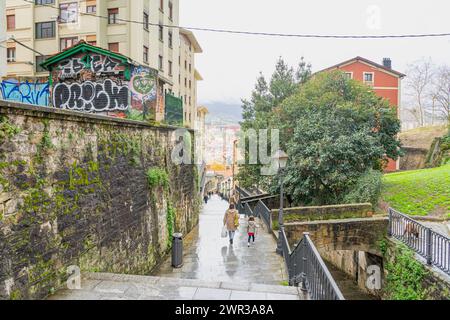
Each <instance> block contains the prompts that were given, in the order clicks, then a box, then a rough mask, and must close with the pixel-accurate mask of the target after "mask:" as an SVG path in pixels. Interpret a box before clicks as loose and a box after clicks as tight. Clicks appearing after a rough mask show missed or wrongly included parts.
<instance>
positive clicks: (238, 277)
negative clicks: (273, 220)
mask: <svg viewBox="0 0 450 320" xmlns="http://www.w3.org/2000/svg"><path fill="white" fill-rule="evenodd" d="M227 208H228V202H226V201H223V200H221V199H220V198H219V197H218V196H213V197H212V198H211V199H210V200H209V201H208V204H206V205H204V207H203V210H202V212H201V214H200V222H199V225H198V227H197V228H196V229H195V230H194V231H192V232H191V233H190V234H189V235H187V236H186V237H185V239H184V264H183V267H182V268H180V269H175V268H172V266H171V259H170V258H169V259H167V260H166V261H165V262H164V263H163V264H162V265H161V266H160V268H159V269H158V270H157V271H156V272H155V273H154V275H155V276H159V277H170V278H179V279H199V280H205V281H222V282H231V283H236V284H248V283H258V284H270V285H280V284H282V283H283V282H285V281H287V276H286V271H285V265H284V261H283V259H282V258H281V257H280V256H279V255H277V254H276V253H275V249H276V246H277V244H276V241H275V239H274V238H273V236H272V235H271V234H269V233H268V232H267V229H265V228H264V225H263V223H262V222H260V221H258V225H259V226H260V228H259V230H258V233H257V235H256V242H255V244H252V245H251V246H250V247H247V240H248V238H247V232H246V226H247V222H246V219H245V218H244V216H241V219H240V228H239V231H238V232H237V233H236V237H235V239H234V245H230V244H229V241H228V238H221V231H222V226H223V224H222V220H223V216H224V213H225V211H226V209H227Z"/></svg>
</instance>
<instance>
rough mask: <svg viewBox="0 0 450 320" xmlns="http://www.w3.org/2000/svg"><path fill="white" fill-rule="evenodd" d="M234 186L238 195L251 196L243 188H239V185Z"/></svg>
mask: <svg viewBox="0 0 450 320" xmlns="http://www.w3.org/2000/svg"><path fill="white" fill-rule="evenodd" d="M235 188H236V191H237V192H238V193H239V195H240V196H241V197H243V198H245V197H250V196H251V194H250V193H249V192H247V191H246V190H245V189H243V188H241V187H239V186H236V187H235Z"/></svg>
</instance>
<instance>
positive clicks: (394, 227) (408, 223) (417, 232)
mask: <svg viewBox="0 0 450 320" xmlns="http://www.w3.org/2000/svg"><path fill="white" fill-rule="evenodd" d="M388 232H389V236H391V237H393V238H395V239H398V240H400V241H402V242H403V243H405V244H406V245H407V246H408V247H410V248H411V249H412V250H414V251H415V252H417V253H418V254H419V255H421V256H422V257H424V258H425V259H426V260H427V264H428V265H430V266H431V265H434V266H436V267H438V268H439V269H441V270H442V271H444V272H445V273H447V274H450V238H448V237H446V236H444V235H442V234H440V233H437V232H435V231H433V230H431V229H430V228H428V227H426V226H424V225H423V224H421V223H419V222H417V221H415V220H413V219H411V218H410V217H408V216H406V215H404V214H402V213H400V212H398V211H396V210H394V209H392V208H390V209H389V230H388Z"/></svg>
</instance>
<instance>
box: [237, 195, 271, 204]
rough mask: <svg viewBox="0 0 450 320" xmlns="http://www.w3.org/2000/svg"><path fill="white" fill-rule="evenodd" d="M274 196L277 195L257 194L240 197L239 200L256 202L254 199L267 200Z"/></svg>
mask: <svg viewBox="0 0 450 320" xmlns="http://www.w3.org/2000/svg"><path fill="white" fill-rule="evenodd" d="M274 198H279V196H278V195H276V196H271V195H258V196H252V197H246V198H242V199H241V201H242V202H256V201H259V200H267V199H274Z"/></svg>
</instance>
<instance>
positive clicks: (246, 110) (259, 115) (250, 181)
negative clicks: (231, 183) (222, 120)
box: [238, 57, 311, 187]
mask: <svg viewBox="0 0 450 320" xmlns="http://www.w3.org/2000/svg"><path fill="white" fill-rule="evenodd" d="M310 76H311V65H310V64H307V63H306V62H305V60H304V58H303V57H302V58H301V60H300V63H299V65H298V67H297V69H296V70H294V68H292V67H289V65H288V64H287V63H286V62H285V61H284V60H283V59H282V58H281V57H280V58H279V59H278V61H277V63H276V66H275V71H274V73H273V74H272V77H271V79H270V81H267V80H266V79H265V77H264V76H263V75H262V74H260V75H259V77H258V78H257V81H256V85H255V89H254V90H253V92H252V96H251V99H250V100H242V116H243V122H241V129H242V132H246V131H247V130H249V129H254V130H256V131H258V130H259V129H270V128H271V127H272V125H271V118H272V114H273V111H274V109H275V108H276V107H278V106H279V105H280V104H281V103H282V102H283V101H284V100H285V99H286V98H288V97H290V96H291V95H293V94H294V93H295V92H296V91H297V90H298V88H299V86H300V85H301V84H303V83H305V82H306V81H307V80H308V79H309V77H310ZM269 134H270V133H269ZM245 157H246V163H248V158H249V156H248V150H246V154H245ZM260 169H261V165H260V164H255V165H252V164H246V165H242V166H241V167H240V170H239V175H238V179H239V181H240V183H241V185H242V186H244V187H252V186H268V184H270V182H271V179H267V178H266V177H262V176H261V175H260V174H259V172H260Z"/></svg>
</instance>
